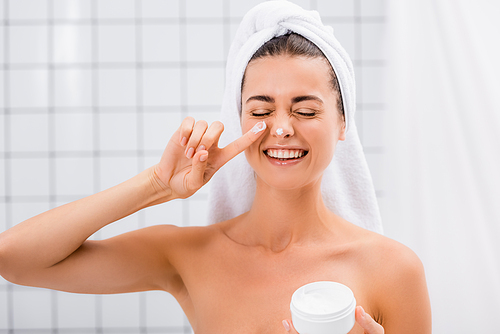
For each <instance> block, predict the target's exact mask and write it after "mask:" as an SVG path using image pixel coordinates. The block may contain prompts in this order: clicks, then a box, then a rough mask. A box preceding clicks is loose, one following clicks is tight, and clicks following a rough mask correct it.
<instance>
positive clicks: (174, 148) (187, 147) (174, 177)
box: [152, 117, 266, 199]
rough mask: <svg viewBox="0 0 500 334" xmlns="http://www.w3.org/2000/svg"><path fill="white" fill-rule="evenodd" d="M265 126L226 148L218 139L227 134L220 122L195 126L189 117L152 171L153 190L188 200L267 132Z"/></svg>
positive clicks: (195, 123)
mask: <svg viewBox="0 0 500 334" xmlns="http://www.w3.org/2000/svg"><path fill="white" fill-rule="evenodd" d="M265 128H266V124H265V123H264V122H258V123H257V124H256V125H255V126H254V128H252V129H251V130H250V131H248V132H247V133H245V134H244V135H243V136H241V137H240V138H238V139H236V140H235V141H233V142H232V143H230V144H229V145H227V146H226V147H224V148H219V147H218V143H219V138H220V136H221V134H222V132H223V131H224V125H223V124H222V123H221V122H218V121H216V122H213V123H212V124H211V125H210V127H208V124H207V122H206V121H203V120H201V121H197V122H195V120H194V118H192V117H186V118H185V119H184V120H183V121H182V124H181V126H180V127H179V129H177V131H176V132H175V133H174V134H173V135H172V138H170V141H169V142H168V144H167V147H166V148H165V151H164V152H163V155H162V157H161V160H160V162H159V163H158V164H157V165H156V166H155V167H154V168H153V169H152V170H153V175H152V180H153V186H154V187H155V189H156V190H157V191H158V192H161V193H163V194H164V196H163V197H164V198H168V199H175V198H187V197H189V196H191V195H193V194H194V193H195V192H196V191H197V190H198V189H200V188H201V187H202V186H203V185H205V184H206V183H207V182H208V181H209V180H210V179H211V178H212V176H213V175H214V174H215V172H216V171H217V170H218V169H219V168H221V167H222V166H223V165H224V164H225V163H226V162H228V161H229V160H231V159H232V158H234V157H235V156H236V155H238V154H239V153H241V152H243V151H244V150H245V149H246V148H247V147H249V146H250V145H251V144H252V143H253V142H254V141H256V140H257V139H258V138H259V137H260V136H261V135H262V133H263V132H264V131H263V130H265Z"/></svg>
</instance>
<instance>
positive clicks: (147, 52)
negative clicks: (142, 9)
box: [141, 24, 180, 62]
mask: <svg viewBox="0 0 500 334" xmlns="http://www.w3.org/2000/svg"><path fill="white" fill-rule="evenodd" d="M141 40H142V55H141V57H142V61H144V62H167V61H170V62H174V61H179V60H180V52H179V49H180V29H179V26H178V25H173V24H152V25H144V26H142V34H141Z"/></svg>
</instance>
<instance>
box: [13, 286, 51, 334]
mask: <svg viewBox="0 0 500 334" xmlns="http://www.w3.org/2000/svg"><path fill="white" fill-rule="evenodd" d="M51 294H52V292H51V291H50V290H43V289H35V288H29V289H28V288H24V289H22V290H19V291H16V293H15V294H14V296H13V308H12V311H13V313H14V327H17V328H23V329H35V328H52V307H47V305H51V302H52V299H51Z"/></svg>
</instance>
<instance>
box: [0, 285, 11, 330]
mask: <svg viewBox="0 0 500 334" xmlns="http://www.w3.org/2000/svg"><path fill="white" fill-rule="evenodd" d="M0 279H1V277H0ZM0 284H1V283H0ZM0 286H1V285H0ZM7 300H8V295H7V291H4V290H0V330H2V329H5V330H7V329H9V323H8V317H7V316H8V314H9V310H8V304H7Z"/></svg>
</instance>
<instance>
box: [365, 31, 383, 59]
mask: <svg viewBox="0 0 500 334" xmlns="http://www.w3.org/2000/svg"><path fill="white" fill-rule="evenodd" d="M384 29H385V23H384V22H375V23H371V22H367V23H363V25H362V27H361V43H362V47H361V49H362V52H363V55H362V57H363V60H384V59H386V58H387V55H386V54H384V52H385V51H386V47H385V39H384V36H385V33H384Z"/></svg>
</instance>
